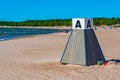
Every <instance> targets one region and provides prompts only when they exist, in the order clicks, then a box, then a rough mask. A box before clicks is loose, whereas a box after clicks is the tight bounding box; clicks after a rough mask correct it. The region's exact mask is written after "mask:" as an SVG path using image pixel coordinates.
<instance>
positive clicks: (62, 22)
mask: <svg viewBox="0 0 120 80" xmlns="http://www.w3.org/2000/svg"><path fill="white" fill-rule="evenodd" d="M93 21H94V25H95V26H99V25H115V24H120V18H115V17H112V18H93ZM71 25H72V19H51V20H27V21H24V22H8V21H0V26H71Z"/></svg>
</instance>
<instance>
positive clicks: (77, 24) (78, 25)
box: [75, 20, 81, 28]
mask: <svg viewBox="0 0 120 80" xmlns="http://www.w3.org/2000/svg"><path fill="white" fill-rule="evenodd" d="M77 27H79V28H81V24H80V21H79V20H77V22H76V26H75V28H77Z"/></svg>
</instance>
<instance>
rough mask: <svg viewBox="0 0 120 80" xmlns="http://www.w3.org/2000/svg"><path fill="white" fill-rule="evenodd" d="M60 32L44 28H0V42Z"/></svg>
mask: <svg viewBox="0 0 120 80" xmlns="http://www.w3.org/2000/svg"><path fill="white" fill-rule="evenodd" d="M57 32H60V29H46V28H0V41H3V40H9V39H13V38H16V37H20V36H30V35H37V34H50V33H57Z"/></svg>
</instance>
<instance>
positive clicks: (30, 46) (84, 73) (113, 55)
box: [0, 30, 120, 80]
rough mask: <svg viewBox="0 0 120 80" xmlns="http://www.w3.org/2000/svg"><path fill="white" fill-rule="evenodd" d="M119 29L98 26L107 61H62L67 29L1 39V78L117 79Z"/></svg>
mask: <svg viewBox="0 0 120 80" xmlns="http://www.w3.org/2000/svg"><path fill="white" fill-rule="evenodd" d="M119 34H120V31H116V30H108V31H106V30H97V31H96V35H97V37H98V40H99V43H100V45H101V48H102V50H103V53H104V56H105V58H106V60H112V61H109V62H108V64H106V65H91V66H81V65H70V64H69V65H61V64H60V63H59V61H60V59H61V56H62V53H63V50H64V48H65V45H66V42H67V39H68V37H69V33H55V34H47V35H38V36H31V37H26V38H18V39H13V40H7V41H0V80H120V63H119V62H115V60H117V61H120V37H119Z"/></svg>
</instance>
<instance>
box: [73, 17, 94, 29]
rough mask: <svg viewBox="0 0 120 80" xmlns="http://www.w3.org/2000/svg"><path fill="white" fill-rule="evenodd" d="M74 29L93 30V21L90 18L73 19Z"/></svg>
mask: <svg viewBox="0 0 120 80" xmlns="http://www.w3.org/2000/svg"><path fill="white" fill-rule="evenodd" d="M72 28H73V29H93V19H90V18H73V19H72Z"/></svg>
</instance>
